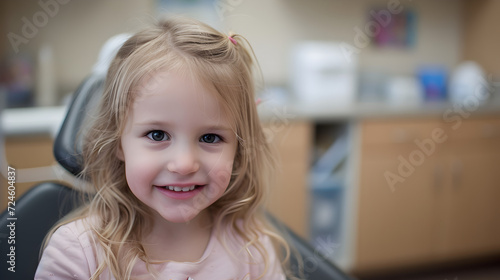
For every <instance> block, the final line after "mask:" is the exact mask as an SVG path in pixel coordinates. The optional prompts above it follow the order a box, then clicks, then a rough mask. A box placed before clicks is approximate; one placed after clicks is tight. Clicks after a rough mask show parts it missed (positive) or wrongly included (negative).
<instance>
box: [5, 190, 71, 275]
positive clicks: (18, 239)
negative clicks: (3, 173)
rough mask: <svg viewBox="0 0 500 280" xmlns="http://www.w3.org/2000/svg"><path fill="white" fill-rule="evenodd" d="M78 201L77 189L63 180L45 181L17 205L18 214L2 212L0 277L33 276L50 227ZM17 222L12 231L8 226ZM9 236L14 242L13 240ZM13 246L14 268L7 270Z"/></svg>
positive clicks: (26, 194)
mask: <svg viewBox="0 0 500 280" xmlns="http://www.w3.org/2000/svg"><path fill="white" fill-rule="evenodd" d="M77 201H78V193H77V192H76V191H74V190H72V189H70V188H68V187H66V186H63V185H61V184H57V183H52V182H46V183H41V184H39V185H37V186H36V187H34V188H31V189H30V190H29V191H27V192H26V193H25V194H24V195H23V196H21V197H20V198H19V199H18V200H16V205H15V216H14V217H15V218H17V220H15V221H11V220H7V218H9V217H11V216H9V213H8V211H4V212H3V213H2V214H1V215H0V279H6V280H7V279H33V277H34V275H35V271H36V267H37V265H38V259H39V252H40V247H41V245H42V242H43V240H44V238H45V235H46V234H47V232H48V231H49V229H50V228H51V227H52V226H53V225H54V224H55V223H56V222H57V221H58V220H59V219H60V218H62V217H64V215H66V214H67V213H69V211H71V210H72V209H73V208H74V207H75V205H76V204H77V203H76V202H77ZM11 222H15V229H14V231H12V233H11V230H10V228H8V227H7V225H9V224H10V223H11ZM10 236H14V237H15V244H10V243H9V240H13V239H9V237H10ZM11 246H15V272H11V271H9V270H8V268H9V267H11V265H10V264H9V263H8V261H10V256H7V254H10V252H11Z"/></svg>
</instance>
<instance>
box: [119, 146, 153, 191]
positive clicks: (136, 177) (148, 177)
mask: <svg viewBox="0 0 500 280" xmlns="http://www.w3.org/2000/svg"><path fill="white" fill-rule="evenodd" d="M155 174H156V168H155V166H154V160H153V159H152V158H149V159H148V157H147V156H145V155H144V154H143V155H126V156H125V175H126V178H127V183H128V185H129V187H130V189H131V190H132V191H134V190H139V189H142V187H143V186H150V185H151V184H152V181H153V179H154V178H155Z"/></svg>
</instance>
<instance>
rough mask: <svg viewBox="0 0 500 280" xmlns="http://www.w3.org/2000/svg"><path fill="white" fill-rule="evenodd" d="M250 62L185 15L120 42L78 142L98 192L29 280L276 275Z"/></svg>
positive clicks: (237, 40) (233, 43)
mask: <svg viewBox="0 0 500 280" xmlns="http://www.w3.org/2000/svg"><path fill="white" fill-rule="evenodd" d="M252 67H253V63H252V56H251V55H250V52H249V46H248V45H247V44H246V40H244V39H243V37H241V36H240V35H229V36H228V35H225V34H222V33H219V32H217V31H216V30H214V29H212V28H211V27H209V26H207V25H205V24H202V23H200V22H197V21H193V20H187V19H174V20H168V21H164V22H161V23H159V24H158V25H157V26H154V27H151V28H149V29H146V30H144V31H142V32H139V33H137V34H135V35H134V36H132V37H131V38H129V39H128V40H127V41H126V42H125V43H124V44H123V46H122V47H121V48H120V50H119V51H118V53H117V55H116V57H115V58H114V59H113V61H112V62H111V65H110V67H109V70H108V73H107V78H106V85H105V89H104V93H103V97H102V100H101V104H100V107H99V111H98V114H97V116H93V118H94V121H93V124H92V125H91V128H90V130H89V132H88V133H87V137H86V140H85V141H84V147H83V157H84V164H85V170H84V172H83V176H84V177H85V178H88V179H89V180H90V181H91V183H92V185H93V186H94V187H95V193H96V194H95V196H94V197H93V199H92V200H91V202H90V203H89V204H88V205H86V206H84V207H83V208H81V209H79V210H78V212H76V213H75V214H74V215H73V217H72V218H71V219H69V220H66V221H64V222H61V223H60V224H59V225H57V226H56V227H55V230H54V232H53V233H52V234H51V235H49V237H48V238H49V239H48V243H47V245H46V247H45V249H44V251H43V254H42V257H41V260H40V264H39V266H38V269H37V272H36V276H35V279H172V280H186V279H191V280H210V279H217V280H221V279H237V280H241V279H252V280H253V279H285V276H284V273H283V269H282V267H281V261H280V257H278V255H281V254H279V252H282V251H286V252H288V246H287V244H286V242H285V241H284V239H283V238H281V237H280V236H279V235H278V234H276V233H275V232H274V231H273V230H272V228H271V227H270V226H269V224H268V223H267V222H266V219H265V218H264V215H263V206H262V205H263V200H264V198H265V196H266V189H267V187H268V183H267V179H268V178H269V176H270V175H271V173H270V172H269V170H270V169H271V167H272V158H271V157H270V149H269V147H268V144H267V142H266V140H265V137H264V134H263V131H262V128H261V124H260V122H259V118H258V115H257V111H256V104H255V100H254V98H255V97H254V83H253V78H252V77H253V76H252V71H251V68H252ZM282 249H284V250H282Z"/></svg>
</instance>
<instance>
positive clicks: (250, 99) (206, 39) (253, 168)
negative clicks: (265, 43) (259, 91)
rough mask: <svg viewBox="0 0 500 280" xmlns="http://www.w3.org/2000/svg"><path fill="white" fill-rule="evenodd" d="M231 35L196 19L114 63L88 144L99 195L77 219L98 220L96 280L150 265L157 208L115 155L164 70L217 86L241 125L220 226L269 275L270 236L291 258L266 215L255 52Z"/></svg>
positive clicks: (160, 31) (135, 41) (135, 43)
mask: <svg viewBox="0 0 500 280" xmlns="http://www.w3.org/2000/svg"><path fill="white" fill-rule="evenodd" d="M230 36H231V38H229V37H228V35H226V34H223V33H220V32H218V31H216V30H214V29H213V28H211V27H210V26H208V25H205V24H203V23H201V22H198V21H195V20H189V19H182V18H175V19H170V20H166V21H161V22H159V23H158V24H156V25H155V26H152V27H150V28H148V29H145V30H143V31H141V32H139V33H137V34H135V35H134V36H132V37H131V38H129V39H128V40H127V41H126V42H125V43H124V44H123V46H122V47H121V48H120V50H119V51H118V53H117V55H116V57H115V58H114V59H113V61H112V62H111V65H110V68H109V70H108V74H107V77H106V83H105V88H104V93H103V97H102V100H101V104H100V107H99V110H98V113H97V115H96V116H95V117H94V121H93V123H92V125H91V128H90V129H89V131H88V132H87V134H86V138H85V140H84V146H83V157H84V165H85V169H84V171H83V176H84V177H85V178H88V179H89V180H90V181H91V184H92V185H93V186H94V188H95V196H94V197H93V199H92V200H91V202H90V203H89V204H88V205H86V206H85V207H84V208H82V209H80V210H79V211H78V212H76V213H75V214H74V215H73V216H72V218H71V219H70V220H72V221H74V220H77V219H81V218H84V217H91V218H92V219H91V221H92V222H91V223H88V226H89V228H90V229H91V231H92V232H93V233H94V234H95V236H96V242H97V243H98V244H99V245H101V247H102V248H103V259H102V262H100V264H99V267H98V269H97V271H96V272H95V273H94V275H93V277H92V279H97V278H98V277H99V275H101V274H102V273H104V272H105V271H108V272H110V273H112V274H113V275H114V277H115V278H117V279H129V278H130V276H131V272H132V268H133V265H134V263H135V262H136V261H137V260H138V259H141V260H143V261H145V262H146V264H147V265H148V264H149V263H148V259H147V256H146V253H145V250H144V248H143V247H142V245H141V243H140V241H141V238H142V234H143V233H144V232H145V231H144V229H146V230H147V229H149V228H151V223H152V221H151V220H150V217H152V215H151V210H150V209H149V208H148V207H147V206H145V205H144V204H143V203H142V202H141V201H139V200H138V199H137V198H136V197H135V196H134V195H133V194H132V192H131V191H130V189H129V187H128V185H127V182H126V177H125V168H124V163H123V162H122V161H120V160H119V159H118V158H117V157H116V151H117V148H118V147H119V143H120V136H121V134H122V132H123V129H124V123H125V120H126V117H127V113H128V111H129V107H130V105H131V103H132V102H133V100H134V93H135V92H136V91H137V88H138V87H140V86H144V85H143V83H141V82H142V81H143V80H144V79H146V78H148V77H150V76H151V74H153V73H155V72H156V71H159V70H166V71H172V70H174V71H176V70H186V69H187V70H189V71H190V72H191V73H194V74H195V76H197V77H198V78H201V79H202V80H204V81H205V82H208V83H211V85H213V86H214V87H215V89H216V91H217V94H218V95H217V96H216V98H217V99H218V101H219V102H220V103H221V104H222V105H223V107H224V108H225V109H226V111H227V112H226V113H227V114H228V117H229V118H230V119H232V120H234V122H235V127H234V129H235V133H236V135H237V137H238V147H237V151H236V156H235V159H234V164H233V172H232V174H231V180H230V183H229V186H228V188H227V190H226V192H225V193H224V195H223V196H222V197H221V198H220V199H218V200H217V201H216V202H215V203H214V204H212V205H211V206H210V207H209V210H210V211H211V213H213V216H214V225H213V226H215V227H216V228H219V226H221V225H222V224H224V225H229V226H230V228H231V229H232V230H233V232H235V233H236V234H237V235H239V236H240V237H241V238H242V239H243V240H244V241H245V242H246V245H245V248H243V249H247V250H248V249H249V247H251V246H253V247H254V248H256V249H257V251H258V252H259V253H260V255H261V258H262V259H263V260H264V262H265V263H266V266H265V270H268V269H270V268H269V261H270V260H269V259H268V257H267V254H266V250H265V248H264V246H263V244H262V243H261V242H260V241H259V237H261V236H262V235H267V236H269V237H270V238H271V240H272V241H273V244H274V245H275V250H276V251H277V252H276V253H277V254H278V255H280V256H281V258H282V260H283V261H284V262H283V263H285V260H286V259H288V255H289V253H288V252H289V247H288V245H287V243H286V241H285V240H284V239H283V238H282V237H281V235H280V234H277V233H276V231H275V230H274V229H273V227H272V226H271V225H270V224H269V223H268V222H267V220H266V218H265V216H264V206H263V203H264V200H265V197H266V195H267V194H266V193H267V190H268V189H269V182H270V181H269V179H270V177H271V175H272V170H273V166H274V160H273V157H272V152H271V149H270V147H269V145H268V143H267V141H266V139H265V135H264V133H263V130H262V127H261V124H260V120H259V117H258V114H257V110H256V104H255V85H254V79H253V71H252V69H253V68H254V67H255V65H254V61H253V59H252V57H253V56H252V54H253V52H252V51H251V47H250V45H249V44H248V42H247V41H246V40H245V39H244V38H243V37H242V36H241V35H238V34H230ZM146 86H147V85H146ZM68 221H69V220H66V221H64V222H61V223H60V224H59V225H57V226H60V225H62V224H64V223H67V222H68ZM57 226H56V228H57ZM223 232H225V231H220V232H219V233H220V234H223ZM220 239H221V240H224V239H225V238H224V237H221V238H220ZM281 249H285V250H281ZM282 251H285V252H286V256H284V254H281V252H282ZM148 267H149V266H148ZM261 277H262V276H261Z"/></svg>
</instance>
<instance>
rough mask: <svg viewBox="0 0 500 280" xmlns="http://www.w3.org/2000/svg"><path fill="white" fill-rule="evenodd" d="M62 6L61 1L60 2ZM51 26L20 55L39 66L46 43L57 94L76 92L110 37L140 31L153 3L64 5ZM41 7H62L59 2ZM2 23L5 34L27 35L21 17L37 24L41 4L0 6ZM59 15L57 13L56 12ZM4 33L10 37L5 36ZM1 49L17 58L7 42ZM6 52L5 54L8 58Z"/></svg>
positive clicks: (71, 0)
mask: <svg viewBox="0 0 500 280" xmlns="http://www.w3.org/2000/svg"><path fill="white" fill-rule="evenodd" d="M58 1H60V2H61V3H63V2H64V1H63V0H58ZM65 1H66V2H67V3H66V4H59V5H58V10H57V12H56V13H54V15H53V16H51V17H49V19H48V21H47V23H46V24H45V25H44V26H42V27H40V28H37V29H38V32H36V35H35V36H34V37H33V38H30V39H29V40H28V42H27V43H26V44H20V45H19V53H25V54H27V55H29V56H31V57H32V59H33V60H35V61H36V55H37V50H38V49H39V48H40V46H42V45H43V44H48V45H50V46H51V47H52V49H53V53H54V64H55V65H54V68H55V72H56V73H55V78H56V81H57V91H58V94H59V95H62V94H67V93H68V92H71V91H73V90H75V88H76V87H77V86H78V84H79V83H80V82H81V81H82V80H83V79H84V78H85V76H87V75H88V74H89V73H90V71H91V69H92V66H93V65H94V63H95V61H96V60H97V57H98V54H99V50H100V49H101V47H102V45H103V44H104V42H105V41H106V40H107V39H108V38H110V37H111V36H113V35H115V34H118V33H122V32H132V31H134V30H138V29H139V28H140V27H141V26H142V25H143V23H144V22H145V21H148V20H150V19H149V18H148V17H151V16H150V12H151V11H152V6H153V4H152V3H153V0H141V1H134V0H121V1H120V0H105V1H96V0H91V1H82V0H65ZM40 2H46V3H48V2H52V3H58V2H56V1H55V0H53V1H50V0H43V1H40ZM1 5H2V6H1V8H2V12H1V15H2V18H4V21H5V22H6V24H7V26H6V28H4V29H6V30H8V32H13V33H15V34H17V35H19V36H22V35H23V32H22V30H23V29H22V28H23V25H24V24H25V23H24V22H23V20H22V18H23V17H25V18H27V19H28V20H29V21H30V22H31V23H33V22H34V21H33V16H34V15H35V14H36V13H38V12H43V11H44V10H43V8H42V7H41V6H40V5H39V1H16V0H7V1H2V4H1ZM52 9H53V10H56V9H55V8H52ZM2 34H5V35H6V34H7V32H3V33H2ZM3 39H6V40H5V41H3V40H2V44H1V45H2V47H1V49H3V50H4V51H5V52H7V53H11V54H12V53H14V50H13V47H12V46H11V43H10V42H9V40H8V39H7V38H6V37H3ZM5 52H2V54H3V53H5Z"/></svg>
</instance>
